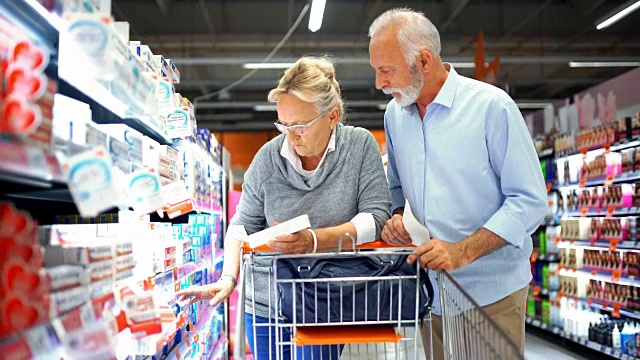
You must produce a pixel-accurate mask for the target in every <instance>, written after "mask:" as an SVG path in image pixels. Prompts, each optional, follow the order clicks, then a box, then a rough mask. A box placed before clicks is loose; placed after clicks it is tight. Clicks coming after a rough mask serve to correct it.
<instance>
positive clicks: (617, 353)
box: [613, 350, 622, 359]
mask: <svg viewBox="0 0 640 360" xmlns="http://www.w3.org/2000/svg"><path fill="white" fill-rule="evenodd" d="M620 356H622V354H621V353H620V350H614V351H613V357H614V358H616V359H619V358H620Z"/></svg>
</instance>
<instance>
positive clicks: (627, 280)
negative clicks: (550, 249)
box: [559, 269, 640, 287]
mask: <svg viewBox="0 0 640 360" xmlns="http://www.w3.org/2000/svg"><path fill="white" fill-rule="evenodd" d="M559 274H560V275H563V276H583V277H587V278H589V279H593V280H600V281H606V282H615V283H616V284H620V285H630V286H638V287H640V280H638V279H636V278H635V276H629V275H621V276H620V280H616V281H614V280H613V278H612V274H610V273H609V274H607V273H604V272H602V271H599V272H596V274H595V275H594V274H593V271H590V270H584V269H577V270H575V271H574V270H567V269H562V270H560V272H559Z"/></svg>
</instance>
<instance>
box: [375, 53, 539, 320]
mask: <svg viewBox="0 0 640 360" xmlns="http://www.w3.org/2000/svg"><path fill="white" fill-rule="evenodd" d="M446 66H447V67H448V68H449V75H448V76H447V80H446V81H445V83H444V86H443V87H442V89H441V90H440V92H439V93H438V95H437V96H436V98H435V99H434V100H433V102H432V103H431V104H429V105H428V106H427V109H426V114H425V116H424V118H423V119H420V115H419V112H418V108H417V106H416V105H415V104H413V105H410V106H406V107H402V106H399V105H398V104H397V103H396V102H395V100H391V102H390V103H389V105H388V107H387V111H386V113H385V119H384V125H385V130H386V134H387V148H388V153H389V158H388V169H387V171H388V178H389V189H390V192H391V202H392V209H394V210H395V209H396V208H398V207H402V206H404V204H405V199H407V200H408V201H409V205H410V206H411V210H412V212H413V214H414V215H415V217H416V218H417V219H418V221H419V222H421V223H422V224H423V225H425V226H426V227H427V228H428V229H429V231H430V232H431V235H432V236H433V237H434V238H437V239H441V240H444V241H448V242H452V243H455V242H458V241H461V240H463V239H465V238H466V237H468V236H469V235H471V234H473V233H474V232H475V231H476V230H478V229H480V228H482V227H484V228H486V229H488V230H490V231H492V232H493V233H495V234H497V235H499V236H500V237H501V238H503V239H504V240H506V241H507V243H508V245H507V246H504V247H502V248H501V249H499V250H497V251H495V252H493V253H491V254H489V255H487V256H484V257H482V258H479V259H478V260H476V261H474V262H473V263H471V264H469V265H467V266H464V267H462V268H461V269H459V270H456V271H454V272H452V275H453V276H454V278H455V279H456V280H457V281H458V282H459V283H460V284H461V286H462V287H463V288H464V289H465V290H466V291H467V292H468V293H469V294H470V295H471V296H472V297H473V298H474V299H475V300H476V301H477V302H478V303H479V305H481V306H484V305H489V304H492V303H494V302H496V301H498V300H501V299H503V298H505V297H506V296H508V295H510V294H512V293H514V292H515V291H517V290H519V289H522V288H523V287H525V286H527V284H528V283H529V281H530V280H531V270H530V265H529V257H530V256H531V251H532V247H533V244H532V240H531V234H532V233H533V232H534V231H535V230H536V228H537V227H538V225H539V224H540V222H541V221H542V218H543V217H544V213H545V209H546V206H547V193H546V188H545V184H544V180H543V179H542V172H541V171H540V162H539V160H538V156H537V155H536V152H535V149H534V146H533V142H532V141H531V137H530V135H529V132H528V130H527V127H526V125H525V122H524V119H523V118H522V115H521V113H520V111H519V110H518V107H517V105H516V104H515V102H514V101H513V100H512V99H511V98H510V97H509V95H507V94H506V93H505V92H504V91H502V90H501V89H499V88H497V87H495V86H492V85H489V84H485V83H482V82H480V81H476V80H473V79H469V78H466V77H464V76H461V75H458V74H457V73H456V71H455V70H454V69H453V67H450V65H449V64H446ZM430 273H431V278H432V282H433V284H434V285H435V284H436V282H435V272H433V271H432V272H430ZM437 294H438V295H439V293H437ZM437 299H438V298H437V297H436V301H435V302H434V304H435V309H434V311H435V313H436V314H439V313H440V308H439V306H440V304H438V301H437Z"/></svg>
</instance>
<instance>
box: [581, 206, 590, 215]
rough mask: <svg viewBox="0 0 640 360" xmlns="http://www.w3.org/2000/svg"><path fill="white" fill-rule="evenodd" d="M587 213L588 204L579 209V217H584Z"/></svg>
mask: <svg viewBox="0 0 640 360" xmlns="http://www.w3.org/2000/svg"><path fill="white" fill-rule="evenodd" d="M588 213H589V207H588V206H583V207H582V209H580V217H586V216H587V214H588Z"/></svg>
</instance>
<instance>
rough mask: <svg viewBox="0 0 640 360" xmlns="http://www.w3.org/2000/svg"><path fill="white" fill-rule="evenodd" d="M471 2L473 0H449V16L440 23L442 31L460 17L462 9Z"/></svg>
mask: <svg viewBox="0 0 640 360" xmlns="http://www.w3.org/2000/svg"><path fill="white" fill-rule="evenodd" d="M470 2H471V0H449V2H448V3H447V5H448V7H449V16H448V17H447V19H446V20H445V21H444V22H443V23H442V25H440V28H439V29H438V30H439V31H440V33H443V32H445V31H446V30H447V29H448V28H449V26H451V25H452V24H453V22H454V21H455V20H456V19H457V18H458V16H459V15H460V13H461V12H462V10H464V8H465V7H467V5H468V4H469V3H470Z"/></svg>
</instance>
